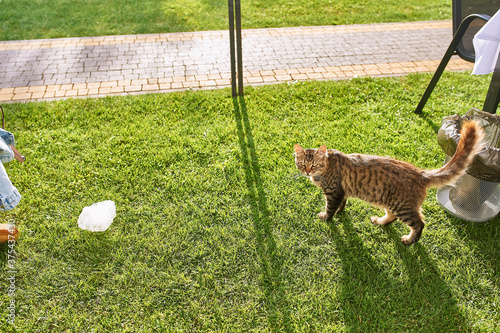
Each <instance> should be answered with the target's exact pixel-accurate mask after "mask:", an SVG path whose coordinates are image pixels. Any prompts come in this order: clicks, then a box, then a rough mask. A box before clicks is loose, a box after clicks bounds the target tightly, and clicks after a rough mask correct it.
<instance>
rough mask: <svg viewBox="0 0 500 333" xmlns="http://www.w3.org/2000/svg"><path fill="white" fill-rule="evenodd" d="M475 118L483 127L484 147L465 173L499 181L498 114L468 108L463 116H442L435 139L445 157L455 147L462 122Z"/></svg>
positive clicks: (449, 156)
mask: <svg viewBox="0 0 500 333" xmlns="http://www.w3.org/2000/svg"><path fill="white" fill-rule="evenodd" d="M469 120H475V121H477V122H478V123H479V125H480V126H481V127H482V128H483V130H484V134H485V140H484V142H485V147H486V148H484V149H483V150H482V151H481V152H480V153H479V154H478V155H477V156H476V158H475V159H474V161H473V162H472V164H471V165H470V166H469V169H468V170H467V173H468V174H470V175H471V176H474V177H476V178H478V179H481V180H486V181H490V182H495V183H500V116H497V115H495V114H491V113H488V112H483V111H479V110H478V109H470V110H469V111H467V113H466V114H465V115H464V116H459V115H453V116H448V117H445V118H443V122H442V124H441V128H440V129H439V132H438V135H437V140H438V144H439V145H440V146H441V148H442V149H443V151H444V153H445V154H446V157H447V158H451V157H452V156H453V154H455V150H456V149H457V144H458V140H459V139H460V129H461V128H462V124H463V123H464V122H466V121H469Z"/></svg>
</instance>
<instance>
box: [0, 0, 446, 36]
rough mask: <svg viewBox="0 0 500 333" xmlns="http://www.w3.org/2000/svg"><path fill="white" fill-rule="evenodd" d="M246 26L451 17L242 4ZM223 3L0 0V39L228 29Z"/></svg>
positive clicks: (322, 3)
mask: <svg viewBox="0 0 500 333" xmlns="http://www.w3.org/2000/svg"><path fill="white" fill-rule="evenodd" d="M241 6H242V10H241V13H242V26H243V28H244V29H248V28H265V27H288V26H314V25H337V24H363V23H381V22H403V21H422V20H424V21H427V20H443V19H446V20H449V19H451V3H450V1H448V0H408V1H404V2H402V1H399V0H383V1H381V0H362V1H353V0H335V1H332V0H314V1H308V0H295V1H285V0H275V1H266V0H250V1H242V2H241ZM227 15H228V14H227V1H224V0H176V1H173V0H169V1H166V0H164V1H158V0H142V1H136V0H107V1H100V0H43V1H42V0H1V1H0V40H22V39H40V38H58V37H83V36H102V35H127V34H145V33H163V32H183V31H200V30H225V29H227V28H228V20H227Z"/></svg>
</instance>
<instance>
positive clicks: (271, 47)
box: [0, 21, 472, 102]
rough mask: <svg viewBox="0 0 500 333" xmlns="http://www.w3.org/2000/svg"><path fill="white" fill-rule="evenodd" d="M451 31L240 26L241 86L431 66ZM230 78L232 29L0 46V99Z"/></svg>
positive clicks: (214, 84) (165, 87) (200, 85)
mask: <svg viewBox="0 0 500 333" xmlns="http://www.w3.org/2000/svg"><path fill="white" fill-rule="evenodd" d="M451 37H452V32H451V21H430V22H411V23H383V24H369V25H346V26H322V27H297V28H276V29H251V30H243V65H244V73H243V77H244V82H245V83H246V84H266V83H276V82H286V81H294V80H318V79H319V80H325V79H346V78H352V77H355V76H388V75H403V74H407V73H412V72H433V71H434V70H435V69H436V68H437V65H438V64H439V61H440V60H441V57H442V56H443V54H444V52H445V50H446V48H447V46H448V44H449V42H450V41H451ZM470 69H472V64H471V63H468V62H465V61H463V60H461V59H459V58H457V57H454V58H452V60H451V61H450V64H449V65H448V70H470ZM230 77H231V75H230V64H229V38H228V32H227V31H208V32H190V33H165V34H148V35H132V36H107V37H87V38H61V39H46V40H28V41H7V42H0V102H9V101H30V100H52V99H59V98H69V97H99V96H104V95H110V94H139V93H147V92H170V91H177V90H185V89H215V88H221V87H227V86H230Z"/></svg>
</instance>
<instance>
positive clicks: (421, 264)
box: [330, 214, 470, 332]
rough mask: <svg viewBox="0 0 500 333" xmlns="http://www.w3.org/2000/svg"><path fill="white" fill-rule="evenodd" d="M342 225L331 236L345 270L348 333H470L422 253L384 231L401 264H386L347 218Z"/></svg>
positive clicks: (389, 260)
mask: <svg viewBox="0 0 500 333" xmlns="http://www.w3.org/2000/svg"><path fill="white" fill-rule="evenodd" d="M341 221H342V222H341V225H339V226H336V225H334V224H330V232H331V237H332V239H333V240H334V242H335V244H336V245H337V249H338V254H339V257H340V260H341V262H342V266H343V276H342V279H341V283H342V286H341V289H342V292H341V294H340V299H339V301H340V303H341V308H342V309H343V316H344V320H345V326H346V331H349V332H374V331H382V332H404V331H413V332H416V331H419V332H421V331H422V332H443V331H447V330H448V331H449V329H450V328H452V327H453V328H455V329H456V331H470V328H469V327H468V326H467V323H466V320H465V318H464V317H463V315H462V314H461V312H460V310H459V309H458V307H457V302H456V300H455V298H454V296H453V294H452V292H451V290H450V288H449V286H448V285H447V284H446V283H445V281H444V280H443V279H442V277H441V275H440V274H439V271H438V270H437V269H436V266H435V265H434V264H433V263H432V260H431V259H430V258H429V256H428V254H427V253H426V251H425V250H424V249H423V247H421V246H420V245H419V244H418V243H417V244H415V245H413V247H406V246H404V245H403V244H401V242H400V238H401V235H399V233H398V232H397V231H396V230H395V229H394V228H393V227H392V226H387V227H385V229H386V230H387V232H388V234H389V238H391V239H393V240H394V243H395V244H394V247H395V248H396V252H397V253H398V254H399V257H400V258H399V260H396V261H394V260H393V259H392V258H386V259H384V257H383V255H381V254H380V252H378V251H374V250H372V249H373V248H372V249H370V248H369V247H368V246H365V245H364V243H363V240H362V239H361V238H360V236H359V232H358V231H357V230H356V226H355V224H354V223H353V221H352V219H351V218H350V217H349V215H348V214H344V215H342V217H341ZM381 241H382V240H381ZM376 252H378V253H376ZM376 255H377V256H376ZM394 262H396V264H394Z"/></svg>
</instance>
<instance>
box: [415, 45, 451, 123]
mask: <svg viewBox="0 0 500 333" xmlns="http://www.w3.org/2000/svg"><path fill="white" fill-rule="evenodd" d="M454 54H455V48H454V47H452V45H450V47H449V48H448V50H447V51H446V53H445V54H444V57H443V59H442V60H441V62H440V63H439V66H438V68H437V69H436V72H435V73H434V75H433V76H432V79H431V82H429V85H428V86H427V89H425V92H424V94H423V95H422V98H421V99H420V102H419V103H418V105H417V108H416V109H415V113H417V114H420V113H422V109H423V108H424V106H425V103H427V100H428V99H429V97H430V96H431V94H432V91H433V90H434V88H435V87H436V84H437V83H438V81H439V78H441V75H442V74H443V72H444V69H445V68H446V66H447V65H448V62H449V61H450V59H451V56H452V55H454Z"/></svg>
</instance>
